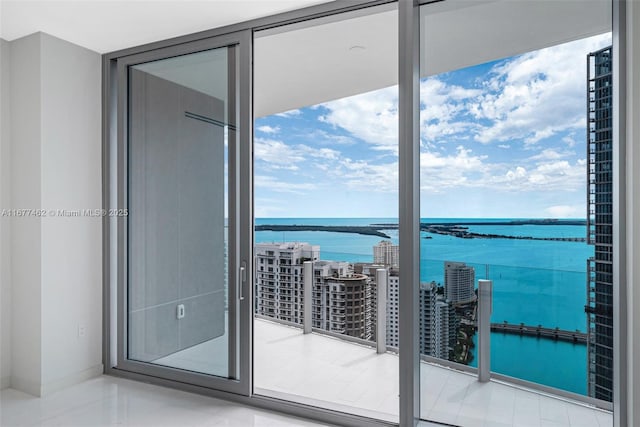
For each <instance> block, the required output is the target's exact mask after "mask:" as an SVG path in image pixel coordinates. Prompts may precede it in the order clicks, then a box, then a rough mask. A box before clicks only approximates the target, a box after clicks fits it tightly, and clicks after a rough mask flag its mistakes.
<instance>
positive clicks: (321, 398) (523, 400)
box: [254, 318, 613, 427]
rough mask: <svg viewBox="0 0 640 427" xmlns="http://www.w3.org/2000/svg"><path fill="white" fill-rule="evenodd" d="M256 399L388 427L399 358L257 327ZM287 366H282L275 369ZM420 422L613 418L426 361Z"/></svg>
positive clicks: (599, 426)
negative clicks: (370, 419)
mask: <svg viewBox="0 0 640 427" xmlns="http://www.w3.org/2000/svg"><path fill="white" fill-rule="evenodd" d="M254 337H255V338H254V343H255V344H254V345H255V358H254V364H255V371H254V384H255V391H256V393H257V394H262V395H268V396H271V397H276V398H284V399H291V400H295V401H299V402H301V403H307V404H311V405H315V406H326V407H330V408H333V409H336V410H344V411H346V412H357V413H358V412H360V413H362V414H367V415H370V416H376V417H379V418H382V419H389V420H392V419H394V418H395V417H397V415H398V393H399V390H398V355H397V354H395V353H390V352H387V353H383V354H377V353H376V350H375V348H372V346H375V343H373V342H371V343H370V344H369V345H366V341H364V340H358V339H356V338H352V337H346V336H345V337H339V336H337V335H336V334H332V333H328V332H313V333H310V334H303V333H302V330H301V329H300V328H299V327H293V326H286V325H283V324H280V323H276V322H274V321H269V320H264V319H258V318H256V319H255V322H254ZM283 360H286V361H287V363H276V362H277V361H283ZM420 381H421V390H422V391H421V415H422V418H425V419H430V420H432V421H438V422H442V423H449V424H452V425H458V426H465V427H474V426H492V427H500V426H522V425H527V426H528V425H535V426H541V425H542V426H546V425H549V426H552V425H557V426H580V427H591V426H593V427H609V426H612V425H613V417H612V414H611V413H610V412H607V411H603V410H599V409H596V408H593V407H590V406H588V405H585V404H584V403H579V402H575V401H572V400H570V399H567V398H560V397H558V398H556V397H554V396H552V395H550V394H549V393H542V392H538V391H535V390H532V389H529V388H526V387H524V386H521V385H515V384H511V383H509V382H507V381H497V380H493V379H492V380H491V381H489V382H487V383H480V382H478V380H477V376H476V375H475V374H472V373H470V372H463V371H459V370H456V369H452V368H450V367H446V366H442V365H441V364H436V363H433V362H431V361H426V360H423V361H422V362H421V370H420Z"/></svg>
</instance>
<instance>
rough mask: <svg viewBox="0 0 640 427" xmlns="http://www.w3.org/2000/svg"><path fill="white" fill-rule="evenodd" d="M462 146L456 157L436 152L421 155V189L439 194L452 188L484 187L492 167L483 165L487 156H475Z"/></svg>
mask: <svg viewBox="0 0 640 427" xmlns="http://www.w3.org/2000/svg"><path fill="white" fill-rule="evenodd" d="M471 153H472V152H471V150H469V149H466V148H464V147H462V146H459V147H457V148H456V153H455V154H454V155H440V154H439V153H435V152H430V151H427V152H422V153H420V189H421V190H423V191H429V192H434V193H438V192H441V190H442V189H446V188H451V187H459V186H463V187H477V186H482V185H483V182H484V178H483V177H484V176H485V175H486V174H487V173H489V170H490V166H489V165H486V164H484V163H483V160H485V159H486V156H475V155H472V154H471Z"/></svg>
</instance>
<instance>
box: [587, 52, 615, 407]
mask: <svg viewBox="0 0 640 427" xmlns="http://www.w3.org/2000/svg"><path fill="white" fill-rule="evenodd" d="M611 64H612V56H611V47H607V48H604V49H601V50H599V51H597V52H593V53H590V54H589V55H588V56H587V72H588V74H587V87H588V93H587V96H588V99H587V103H588V106H589V108H588V117H589V123H588V130H587V136H588V143H587V159H588V169H587V182H588V185H587V200H588V206H587V241H588V243H589V244H591V245H594V246H595V251H594V256H593V257H592V258H589V259H588V260H587V272H588V274H587V281H588V283H587V305H586V306H585V311H586V313H587V333H588V335H589V339H588V344H587V347H588V350H587V355H588V356H587V357H588V359H587V371H588V372H587V375H588V393H589V396H591V397H595V398H598V399H603V400H608V401H611V400H612V397H613V213H612V211H613V198H612V197H613V185H612V184H613V181H612V178H613V176H612V171H613V164H612V161H613V151H612V142H613V135H612V117H611V116H612V73H611Z"/></svg>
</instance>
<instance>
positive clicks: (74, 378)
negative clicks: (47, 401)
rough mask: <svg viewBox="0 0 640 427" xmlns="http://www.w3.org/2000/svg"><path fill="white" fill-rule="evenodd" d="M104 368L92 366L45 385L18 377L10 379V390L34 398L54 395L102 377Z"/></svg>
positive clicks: (100, 365)
mask: <svg viewBox="0 0 640 427" xmlns="http://www.w3.org/2000/svg"><path fill="white" fill-rule="evenodd" d="M103 371H104V367H103V365H102V364H99V365H96V366H92V367H91V368H89V369H85V370H84V371H80V372H75V373H73V374H71V375H67V376H66V377H64V378H60V379H57V380H54V381H49V382H48V383H46V384H40V383H34V382H33V381H28V380H24V379H22V378H18V377H15V376H14V377H12V378H11V381H10V382H11V388H13V389H16V390H19V391H22V392H24V393H28V394H31V395H33V396H36V397H42V396H46V395H48V394H51V393H54V392H56V391H58V390H62V389H63V388H66V387H69V386H72V385H74V384H79V383H81V382H83V381H86V380H89V379H91V378H95V377H98V376H100V375H102V373H103Z"/></svg>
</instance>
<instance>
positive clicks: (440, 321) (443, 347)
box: [354, 263, 456, 359]
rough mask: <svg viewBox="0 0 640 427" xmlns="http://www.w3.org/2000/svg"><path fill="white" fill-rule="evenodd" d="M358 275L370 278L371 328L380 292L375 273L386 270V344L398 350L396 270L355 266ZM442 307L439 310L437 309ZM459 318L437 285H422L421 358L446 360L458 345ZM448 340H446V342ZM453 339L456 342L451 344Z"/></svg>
mask: <svg viewBox="0 0 640 427" xmlns="http://www.w3.org/2000/svg"><path fill="white" fill-rule="evenodd" d="M354 267H355V271H356V272H359V273H363V274H366V275H368V276H369V277H370V283H371V294H372V299H371V301H372V304H371V312H372V322H371V324H372V326H375V324H376V321H375V317H374V316H373V313H375V311H376V310H375V308H376V304H375V300H376V298H375V297H376V294H377V292H378V290H379V287H378V283H377V282H376V274H375V271H376V269H378V268H387V269H388V275H387V308H386V315H387V319H386V330H387V334H386V337H387V338H386V342H387V346H388V347H392V348H398V346H399V341H400V339H399V331H398V326H399V318H400V313H399V311H398V307H399V296H400V294H399V290H400V277H399V272H398V269H397V268H389V267H388V266H386V265H379V264H368V263H358V264H355V266H354ZM438 307H439V309H438ZM455 322H456V317H455V310H453V308H452V307H451V305H449V304H447V303H446V302H445V301H444V297H443V296H440V295H438V292H437V286H436V284H435V283H434V282H429V283H421V284H420V329H419V339H420V354H424V355H428V356H434V357H440V358H444V359H447V358H448V357H449V350H450V349H451V347H452V346H453V344H454V343H455V337H456V323H455ZM451 333H453V335H451ZM445 337H446V338H445ZM451 337H453V339H454V341H453V342H452V340H451Z"/></svg>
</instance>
